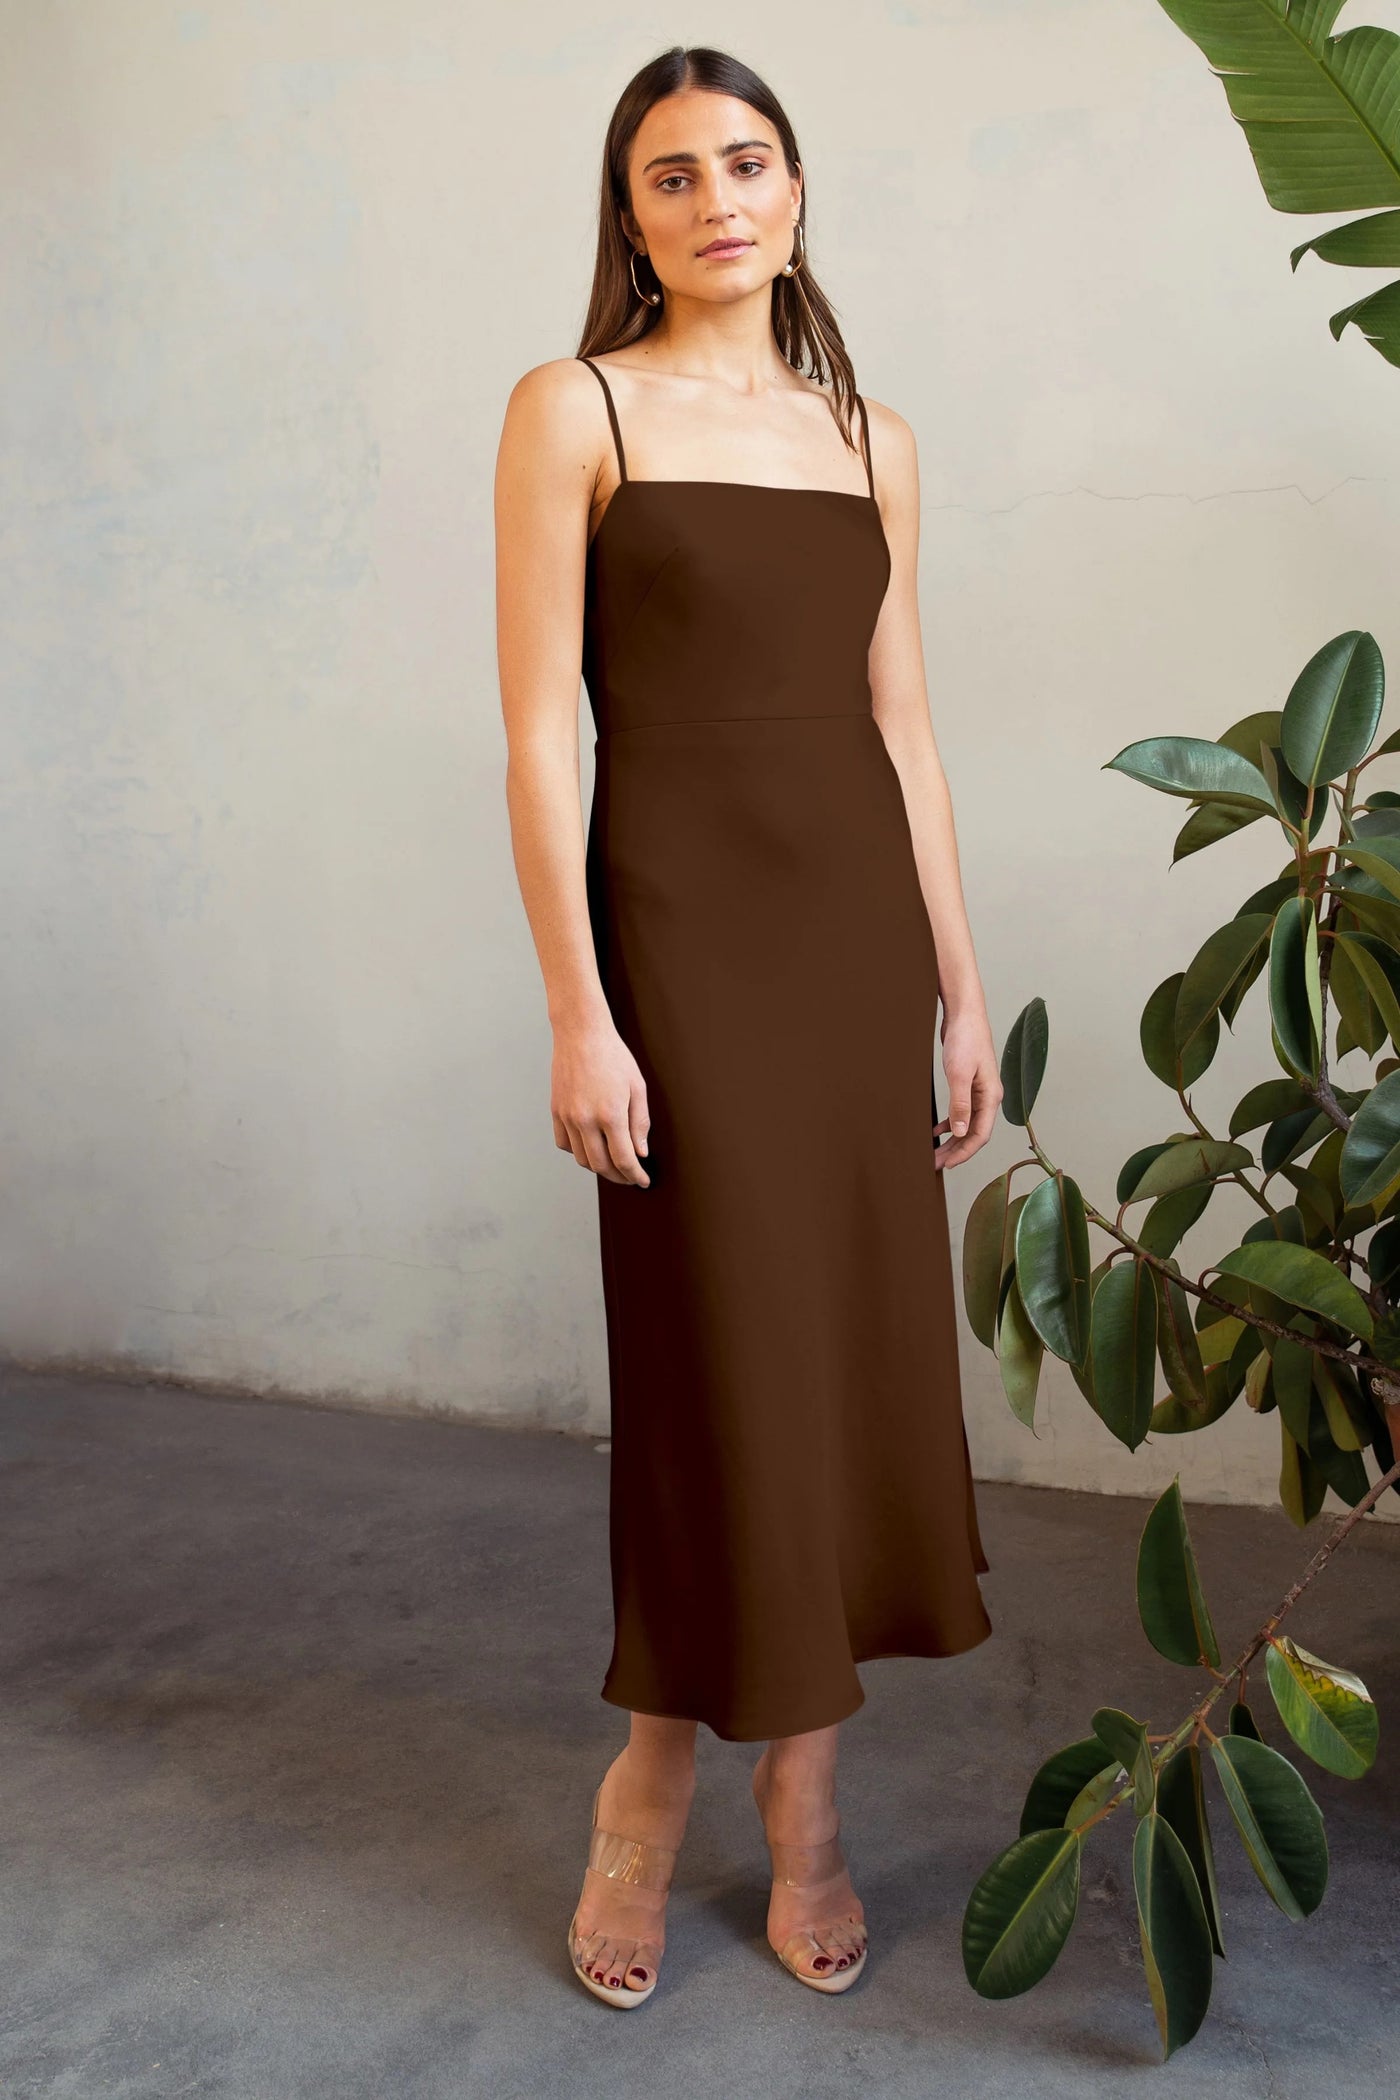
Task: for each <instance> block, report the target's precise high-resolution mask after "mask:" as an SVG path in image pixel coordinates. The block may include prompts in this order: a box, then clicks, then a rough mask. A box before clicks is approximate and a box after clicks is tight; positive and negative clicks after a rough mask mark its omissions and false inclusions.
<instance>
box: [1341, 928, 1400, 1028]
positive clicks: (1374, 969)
mask: <svg viewBox="0 0 1400 2100" xmlns="http://www.w3.org/2000/svg"><path fill="white" fill-rule="evenodd" d="M1335 948H1336V954H1342V953H1345V955H1346V956H1347V959H1348V960H1349V962H1350V963H1351V966H1352V968H1353V969H1354V970H1355V972H1356V974H1357V976H1358V977H1359V978H1360V979H1361V981H1362V983H1363V984H1364V985H1365V987H1366V990H1367V991H1368V992H1369V994H1370V996H1371V999H1372V1002H1373V1003H1374V1005H1375V1008H1376V1011H1377V1012H1378V1013H1379V1015H1380V1017H1381V1021H1382V1023H1383V1024H1384V1027H1385V1032H1386V1034H1387V1035H1388V1036H1389V1037H1390V1039H1391V1041H1392V1042H1393V1043H1396V1044H1400V957H1398V956H1396V954H1395V952H1394V950H1393V949H1391V948H1387V947H1386V945H1385V943H1384V942H1383V941H1378V940H1377V939H1376V937H1375V935H1374V934H1370V933H1348V932H1346V931H1345V930H1341V931H1339V932H1338V933H1337V936H1336V942H1335ZM1336 975H1337V964H1336V955H1335V954H1334V957H1333V962H1332V979H1333V981H1334V982H1335V979H1336Z"/></svg>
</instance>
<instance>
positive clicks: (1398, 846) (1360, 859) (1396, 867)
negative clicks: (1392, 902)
mask: <svg viewBox="0 0 1400 2100" xmlns="http://www.w3.org/2000/svg"><path fill="white" fill-rule="evenodd" d="M1338 851H1339V852H1341V853H1342V854H1344V855H1345V857H1346V858H1347V860H1349V861H1353V862H1354V863H1355V865H1356V866H1357V867H1358V868H1360V869H1361V870H1362V872H1363V873H1364V874H1366V875H1369V876H1370V877H1371V879H1372V881H1373V882H1378V883H1379V884H1380V886H1381V888H1382V889H1383V890H1384V891H1385V892H1386V894H1387V895H1388V896H1390V897H1400V839H1397V838H1368V839H1343V840H1342V841H1341V844H1340V846H1339V848H1338Z"/></svg>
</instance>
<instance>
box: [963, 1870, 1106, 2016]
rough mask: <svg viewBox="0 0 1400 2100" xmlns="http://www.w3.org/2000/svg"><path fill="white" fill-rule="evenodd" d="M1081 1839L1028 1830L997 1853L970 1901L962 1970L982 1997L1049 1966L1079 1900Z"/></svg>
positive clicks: (1012, 1992) (1012, 1987)
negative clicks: (1025, 1834)
mask: <svg viewBox="0 0 1400 2100" xmlns="http://www.w3.org/2000/svg"><path fill="white" fill-rule="evenodd" d="M1080 1849H1081V1846H1080V1840H1079V1837H1078V1836H1077V1835H1076V1833H1075V1832H1074V1831H1072V1830H1032V1831H1031V1832H1029V1833H1028V1835H1027V1836H1025V1837H1019V1838H1017V1839H1016V1841H1015V1843H1014V1844H1012V1845H1008V1846H1007V1848H1006V1850H1005V1851H1004V1852H1002V1853H1000V1854H999V1855H998V1857H997V1858H996V1859H994V1860H993V1861H992V1864H991V1865H990V1866H989V1867H988V1868H987V1870H986V1872H985V1873H984V1874H983V1875H982V1876H981V1878H980V1879H979V1881H978V1882H977V1885H976V1887H975V1888H974V1889H973V1891H972V1894H971V1895H970V1896H969V1897H968V1899H967V1909H966V1910H965V1912H964V1913H963V1926H962V1957H963V1969H964V1971H965V1973H966V1976H967V1980H968V1982H969V1983H970V1984H971V1985H972V1988H973V1989H974V1990H975V1991H976V1992H977V1993H978V1994H979V1996H981V1997H983V1998H1014V1997H1016V1996H1017V1995H1018V1994H1019V1993H1020V1992H1021V1991H1028V1990H1029V1989H1030V1988H1031V1986H1032V1984H1036V1983H1039V1982H1040V1979H1041V1977H1042V1976H1045V1975H1046V1974H1048V1972H1049V1971H1050V1969H1051V1968H1053V1966H1054V1964H1055V1961H1056V1959H1057V1957H1058V1956H1059V1952H1060V1949H1061V1948H1062V1947H1063V1946H1064V1943H1065V1941H1066V1940H1067V1939H1068V1938H1069V1929H1070V1927H1071V1925H1073V1923H1074V1915H1075V1911H1076V1909H1077V1908H1078V1905H1079V1855H1080Z"/></svg>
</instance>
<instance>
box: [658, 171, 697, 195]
mask: <svg viewBox="0 0 1400 2100" xmlns="http://www.w3.org/2000/svg"><path fill="white" fill-rule="evenodd" d="M689 180H690V178H689V176H687V175H663V176H662V178H661V180H660V182H658V183H657V185H656V187H657V188H658V189H659V190H666V189H670V185H671V184H672V183H673V182H681V183H684V182H688V181H689ZM671 195H672V196H674V195H675V191H674V190H672V191H671Z"/></svg>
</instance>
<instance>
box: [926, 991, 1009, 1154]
mask: <svg viewBox="0 0 1400 2100" xmlns="http://www.w3.org/2000/svg"><path fill="white" fill-rule="evenodd" d="M939 1040H940V1041H941V1043H942V1045H943V1073H944V1077H945V1078H946V1080H947V1082H948V1113H947V1115H946V1116H945V1117H944V1118H943V1121H942V1122H941V1123H935V1125H934V1127H933V1134H934V1136H935V1137H937V1136H938V1135H939V1133H940V1132H941V1131H945V1130H950V1131H951V1132H952V1137H951V1139H950V1140H948V1141H945V1142H944V1143H943V1144H941V1145H935V1146H934V1148H933V1163H934V1165H935V1166H936V1167H956V1166H960V1165H961V1164H962V1162H963V1160H965V1159H971V1157H972V1155H973V1153H974V1152H980V1151H981V1149H982V1147H983V1145H985V1144H986V1142H987V1140H988V1138H989V1137H990V1136H991V1134H992V1125H993V1124H994V1123H995V1121H996V1119H997V1110H998V1108H999V1107H1000V1106H1001V1097H1002V1094H1003V1092H1004V1091H1005V1090H1004V1088H1003V1086H1002V1083H1001V1072H1000V1069H999V1066H998V1063H997V1054H996V1046H995V1045H994V1043H993V1042H992V1029H991V1023H990V1022H989V1021H988V1019H987V1013H986V1008H985V1007H978V1008H977V1009H976V1011H975V1012H974V1011H969V1012H966V1013H958V1014H954V1015H953V1016H952V1017H951V1018H950V1017H949V1016H948V1014H947V1013H946V1012H945V1014H944V1017H943V1026H942V1028H941V1030H940V1031H939Z"/></svg>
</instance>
